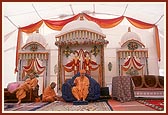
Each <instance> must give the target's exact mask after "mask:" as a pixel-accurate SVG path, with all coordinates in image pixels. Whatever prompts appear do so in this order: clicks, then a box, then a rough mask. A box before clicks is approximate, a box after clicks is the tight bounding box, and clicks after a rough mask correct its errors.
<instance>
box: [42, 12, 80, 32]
mask: <svg viewBox="0 0 168 115" xmlns="http://www.w3.org/2000/svg"><path fill="white" fill-rule="evenodd" d="M79 16H80V15H79V14H77V15H75V16H73V17H71V18H68V19H66V20H59V21H55V20H44V23H45V24H46V25H47V26H48V27H49V28H50V29H53V30H58V31H60V30H61V29H62V28H63V27H64V25H65V24H67V23H69V22H71V21H73V20H76V19H78V18H79Z"/></svg>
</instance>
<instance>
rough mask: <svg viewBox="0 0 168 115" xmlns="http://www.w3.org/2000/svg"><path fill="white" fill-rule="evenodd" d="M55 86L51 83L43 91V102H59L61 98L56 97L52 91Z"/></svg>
mask: <svg viewBox="0 0 168 115" xmlns="http://www.w3.org/2000/svg"><path fill="white" fill-rule="evenodd" d="M55 86H56V83H55V82H52V83H51V84H50V85H49V86H48V87H46V88H45V89H44V93H43V95H42V101H43V102H54V101H59V100H61V98H60V97H58V96H57V95H56V93H55V91H54V88H55Z"/></svg>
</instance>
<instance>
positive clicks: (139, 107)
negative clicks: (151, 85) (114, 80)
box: [108, 99, 156, 112]
mask: <svg viewBox="0 0 168 115" xmlns="http://www.w3.org/2000/svg"><path fill="white" fill-rule="evenodd" d="M108 103H109V104H110V106H111V107H113V111H119V112H120V111H127V112H129V111H144V112H146V111H156V110H154V109H152V108H151V107H148V106H146V105H144V104H141V103H139V102H137V101H129V102H124V103H121V102H120V101H117V100H112V99H110V100H108Z"/></svg>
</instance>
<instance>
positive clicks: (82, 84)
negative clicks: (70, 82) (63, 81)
mask: <svg viewBox="0 0 168 115" xmlns="http://www.w3.org/2000/svg"><path fill="white" fill-rule="evenodd" d="M85 73H86V71H85V70H80V76H79V77H77V78H75V80H74V84H75V86H74V87H72V94H73V95H74V97H75V98H76V99H77V101H80V100H82V101H85V99H86V97H87V95H88V93H89V91H88V89H89V79H88V78H87V77H86V76H85Z"/></svg>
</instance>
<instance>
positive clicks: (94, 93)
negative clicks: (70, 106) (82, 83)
mask: <svg viewBox="0 0 168 115" xmlns="http://www.w3.org/2000/svg"><path fill="white" fill-rule="evenodd" d="M79 76H80V73H77V74H76V75H75V76H73V77H72V78H71V79H69V80H67V81H66V82H65V83H64V84H63V85H62V98H63V99H64V100H65V101H67V102H72V101H75V100H76V99H75V97H74V96H73V94H72V91H71V88H72V87H73V86H74V80H75V78H76V77H79ZM86 77H88V79H89V82H90V86H89V94H88V96H87V98H86V100H87V101H95V100H97V99H99V97H100V85H99V84H98V82H97V81H96V80H94V79H93V78H91V77H90V76H89V75H87V74H86Z"/></svg>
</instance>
